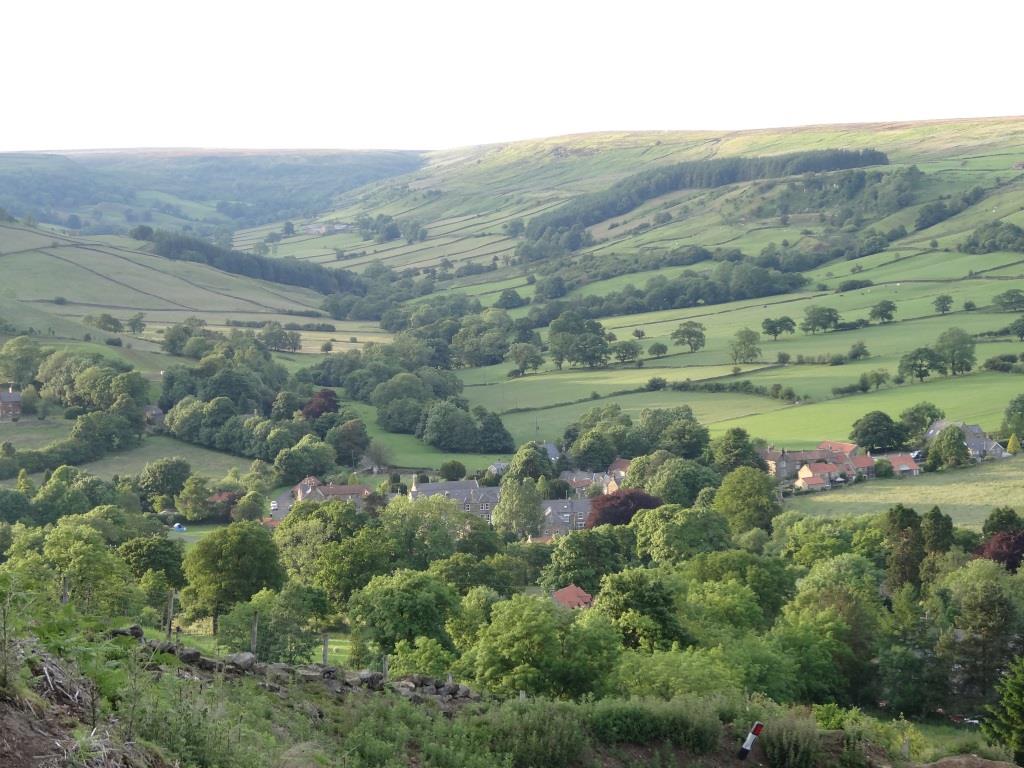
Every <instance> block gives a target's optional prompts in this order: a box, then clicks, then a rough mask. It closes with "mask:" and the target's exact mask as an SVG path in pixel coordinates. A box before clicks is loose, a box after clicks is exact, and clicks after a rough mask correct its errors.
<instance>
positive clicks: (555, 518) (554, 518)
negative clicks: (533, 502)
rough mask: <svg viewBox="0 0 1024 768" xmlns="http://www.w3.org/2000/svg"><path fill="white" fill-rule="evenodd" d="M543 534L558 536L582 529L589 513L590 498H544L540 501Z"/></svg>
mask: <svg viewBox="0 0 1024 768" xmlns="http://www.w3.org/2000/svg"><path fill="white" fill-rule="evenodd" d="M540 505H541V509H542V510H543V522H542V523H541V526H540V532H541V534H542V535H544V536H560V535H564V534H566V533H571V532H572V531H581V530H583V527H584V525H585V524H586V522H587V517H588V516H589V515H590V499H545V500H544V501H542V502H541V503H540Z"/></svg>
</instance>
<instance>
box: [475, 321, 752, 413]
mask: <svg viewBox="0 0 1024 768" xmlns="http://www.w3.org/2000/svg"><path fill="white" fill-rule="evenodd" d="M645 341H646V339H645ZM686 357H687V355H683V354H679V355H675V356H672V357H665V358H662V359H661V360H645V361H644V367H643V368H637V367H635V366H629V367H611V368H596V369H591V368H565V369H563V370H561V371H558V370H555V369H554V367H553V366H546V367H544V368H542V369H541V371H540V372H538V373H530V374H527V375H525V376H522V377H520V378H517V379H510V378H507V377H506V376H505V373H506V372H507V371H508V368H509V365H508V364H503V365H497V366H489V367H487V368H471V369H467V370H465V371H460V375H461V377H462V379H463V382H464V383H465V384H466V388H465V389H464V390H463V393H462V394H463V396H464V397H465V398H466V399H468V400H469V401H470V403H471V404H472V405H482V406H484V407H485V408H488V409H489V410H493V411H498V412H499V413H502V412H505V411H508V410H513V409H519V408H540V407H546V406H550V405H555V404H558V403H566V402H570V401H573V400H579V399H581V398H585V397H589V396H591V394H592V393H594V392H596V393H597V394H598V395H599V396H601V397H607V396H609V395H611V394H612V393H613V392H621V391H623V390H631V389H638V388H641V387H643V386H644V385H645V384H646V383H647V382H648V381H649V380H650V379H651V378H652V377H655V376H661V377H664V378H667V379H668V380H669V381H685V380H687V379H690V380H693V381H698V380H702V379H712V378H719V377H723V376H728V375H731V372H732V365H731V364H729V365H700V366H686V365H685V358H686ZM759 367H760V366H757V365H743V366H740V368H741V369H742V370H743V371H744V372H745V373H750V372H753V371H756V370H757V369H758V368H759Z"/></svg>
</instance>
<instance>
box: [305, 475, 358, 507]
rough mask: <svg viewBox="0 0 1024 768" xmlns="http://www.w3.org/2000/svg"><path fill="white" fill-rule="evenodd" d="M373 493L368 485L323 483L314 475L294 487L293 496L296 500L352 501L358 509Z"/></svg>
mask: <svg viewBox="0 0 1024 768" xmlns="http://www.w3.org/2000/svg"><path fill="white" fill-rule="evenodd" d="M371 493H373V491H372V490H371V489H370V488H369V486H366V485H336V484H334V483H323V482H321V481H320V479H319V478H318V477H314V476H312V475H310V476H309V477H306V478H304V479H302V480H300V481H299V482H298V483H297V484H296V485H295V486H294V487H293V488H292V498H294V499H295V500H296V501H351V502H352V503H353V504H355V505H356V508H357V509H361V508H362V506H363V500H364V499H365V498H366V497H367V496H369V495H370V494H371Z"/></svg>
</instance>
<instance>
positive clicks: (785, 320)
mask: <svg viewBox="0 0 1024 768" xmlns="http://www.w3.org/2000/svg"><path fill="white" fill-rule="evenodd" d="M761 330H763V331H764V334H765V336H771V337H772V341H778V338H779V336H781V335H782V334H784V333H796V322H795V321H794V320H793V318H792V317H789V316H788V315H783V316H782V317H775V318H772V317H766V318H765V319H764V320H763V321H761Z"/></svg>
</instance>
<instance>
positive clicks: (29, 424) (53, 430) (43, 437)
mask: <svg viewBox="0 0 1024 768" xmlns="http://www.w3.org/2000/svg"><path fill="white" fill-rule="evenodd" d="M73 425H74V422H73V421H68V420H66V419H62V418H61V417H60V414H59V413H58V414H55V416H51V417H48V418H46V419H37V418H36V417H35V416H29V415H25V416H22V417H21V418H20V419H19V420H18V421H0V443H7V442H9V443H11V444H12V445H13V446H14V448H15V450H19V451H25V450H31V449H33V448H43V447H45V446H47V445H49V444H50V443H52V442H55V441H57V440H63V439H64V438H65V437H67V436H68V435H69V434H70V433H71V427H72V426H73Z"/></svg>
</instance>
